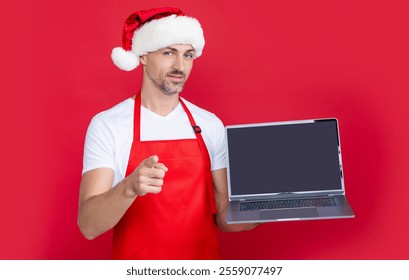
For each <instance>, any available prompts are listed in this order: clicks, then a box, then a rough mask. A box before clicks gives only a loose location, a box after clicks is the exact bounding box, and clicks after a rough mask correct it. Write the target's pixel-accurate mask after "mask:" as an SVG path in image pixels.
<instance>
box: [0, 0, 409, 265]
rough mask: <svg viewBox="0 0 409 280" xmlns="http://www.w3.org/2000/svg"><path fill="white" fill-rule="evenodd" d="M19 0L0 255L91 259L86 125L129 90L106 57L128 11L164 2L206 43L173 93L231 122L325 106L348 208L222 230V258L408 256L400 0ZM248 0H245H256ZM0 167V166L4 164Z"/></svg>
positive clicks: (7, 45) (318, 111) (5, 129)
mask: <svg viewBox="0 0 409 280" xmlns="http://www.w3.org/2000/svg"><path fill="white" fill-rule="evenodd" d="M145 2H146V1H130V0H128V1H125V0H122V1H117V0H116V1H113V0H105V1H96V0H89V1H78V0H75V1H51V0H43V1H27V0H23V1H15V2H13V3H14V4H13V5H15V6H16V7H10V8H11V9H12V11H6V14H8V17H5V16H4V17H2V19H1V21H2V22H1V26H2V29H5V30H4V32H2V33H3V40H2V42H3V44H2V47H1V48H2V56H3V58H2V60H3V61H2V69H3V75H2V79H3V81H2V96H3V102H2V110H1V112H0V114H1V115H0V117H1V120H2V121H1V122H2V145H1V146H2V148H1V150H2V158H1V159H2V162H3V164H2V177H3V186H2V188H1V195H0V202H1V203H0V215H1V221H0V223H1V231H0V258H1V259H103V258H107V257H108V256H109V247H110V242H109V237H110V235H109V234H107V235H105V236H103V237H99V238H97V239H96V240H94V241H87V240H85V239H84V238H83V237H82V236H81V234H80V232H79V230H78V228H77V226H76V215H77V201H78V191H79V190H78V189H79V182H80V176H81V168H82V149H83V142H84V136H85V132H86V128H87V126H88V124H89V121H90V120H91V118H92V116H93V115H95V114H96V113H98V112H100V111H102V110H104V109H107V108H109V107H111V106H113V105H114V104H116V103H118V102H120V101H122V100H123V99H125V98H127V97H129V96H131V95H133V94H134V93H135V92H136V91H137V90H138V89H139V86H140V77H141V76H140V74H141V73H140V69H139V71H134V72H131V73H126V72H123V71H120V70H118V69H117V68H116V67H115V66H114V65H113V64H112V63H111V60H110V52H111V49H112V48H113V47H115V46H118V45H119V44H120V40H121V28H122V24H123V21H124V20H125V18H126V17H127V16H128V14H130V13H131V12H133V11H134V10H137V9H142V8H149V7H153V6H162V5H172V6H177V7H180V8H181V9H182V10H184V11H185V12H186V13H187V14H190V15H193V16H195V17H197V18H198V19H199V20H200V21H201V23H202V25H203V28H204V30H205V36H206V47H205V49H204V54H203V56H202V57H201V58H199V59H198V60H196V61H195V66H194V69H193V72H192V75H191V78H190V80H189V82H188V85H187V86H186V89H185V92H184V95H183V96H184V97H185V98H187V99H188V100H190V101H192V102H194V103H197V104H198V105H201V106H202V107H204V108H206V109H208V110H210V111H213V112H215V113H216V114H217V115H218V116H219V117H220V118H221V119H222V120H223V121H224V123H225V124H226V125H227V124H236V123H249V122H263V121H279V120H293V119H303V118H320V117H336V118H338V119H339V121H340V133H341V141H342V149H343V153H344V158H343V160H344V171H345V183H346V189H347V195H348V197H349V200H350V203H351V204H352V206H353V209H354V211H355V213H356V218H354V219H344V220H331V221H305V222H283V223H269V224H265V225H262V226H260V227H258V228H257V229H255V230H253V231H250V232H245V233H221V234H220V241H221V246H222V253H223V256H224V258H227V259H407V258H408V257H409V241H408V238H407V236H409V227H408V218H407V217H408V213H409V203H407V198H408V195H409V180H408V176H407V175H408V171H407V170H406V169H407V167H408V156H409V153H408V144H407V143H408V138H409V137H408V132H407V127H408V125H407V121H408V117H409V114H408V113H407V107H408V105H409V102H408V101H407V95H408V94H409V83H408V77H409V76H408V74H409V70H408V67H409V66H408V65H409V59H408V49H409V42H408V26H409V20H408V16H407V14H408V10H409V7H408V4H406V3H407V1H386V0H383V1H356V0H354V1H352V0H344V1H324V0H321V1H302V0H291V1H271V0H260V1H256V2H254V1H253V2H251V1H233V0H225V1H216V0H211V1H149V4H147V3H145ZM251 3H256V4H257V6H255V5H252V4H251ZM3 172H4V173H3Z"/></svg>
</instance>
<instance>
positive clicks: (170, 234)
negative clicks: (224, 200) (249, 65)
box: [112, 94, 220, 260]
mask: <svg viewBox="0 0 409 280" xmlns="http://www.w3.org/2000/svg"><path fill="white" fill-rule="evenodd" d="M179 101H180V102H181V104H182V106H183V108H184V110H185V112H186V114H187V115H188V117H189V121H190V123H191V125H192V128H193V129H194V131H195V133H196V139H181V140H163V141H140V109H141V96H140V94H138V95H137V96H136V97H135V111H134V139H133V143H132V147H131V153H130V157H129V161H128V166H127V171H126V176H128V175H129V174H130V173H132V172H133V171H134V169H135V168H136V167H138V165H139V164H140V163H141V161H142V160H144V159H146V158H148V157H150V156H152V155H158V157H159V161H160V162H162V163H164V164H165V165H166V167H168V172H166V175H165V178H164V184H163V186H162V191H161V192H160V193H159V194H147V195H145V196H141V197H137V198H136V199H135V201H134V202H133V204H132V205H131V206H130V207H129V209H128V210H127V211H126V213H125V214H124V216H123V217H122V218H121V220H120V221H119V222H118V224H117V225H116V226H115V227H114V238H113V251H112V258H113V259H166V260H169V259H220V254H219V246H218V241H217V235H216V226H215V222H214V217H213V214H214V213H215V212H216V207H215V200H214V192H213V184H212V179H211V171H210V158H209V154H208V151H207V149H206V146H205V143H204V141H203V138H202V136H201V134H200V132H201V131H200V128H199V127H198V126H196V124H195V122H194V119H193V117H192V115H191V113H190V111H189V110H188V108H187V107H186V105H185V104H184V103H183V101H182V99H179Z"/></svg>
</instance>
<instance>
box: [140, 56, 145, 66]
mask: <svg viewBox="0 0 409 280" xmlns="http://www.w3.org/2000/svg"><path fill="white" fill-rule="evenodd" d="M139 62H140V63H141V64H142V65H146V55H141V56H139Z"/></svg>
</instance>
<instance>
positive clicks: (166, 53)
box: [163, 52, 173, 55]
mask: <svg viewBox="0 0 409 280" xmlns="http://www.w3.org/2000/svg"><path fill="white" fill-rule="evenodd" d="M163 54H164V55H173V53H172V52H164V53H163Z"/></svg>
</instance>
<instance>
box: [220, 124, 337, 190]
mask: <svg viewBox="0 0 409 280" xmlns="http://www.w3.org/2000/svg"><path fill="white" fill-rule="evenodd" d="M227 141H228V155H229V180H230V182H229V183H230V192H231V195H234V196H235V195H263V194H271V193H286V192H309V191H326V190H342V189H343V186H342V179H341V178H342V174H341V172H342V171H341V168H340V166H341V163H340V156H339V139H338V128H337V121H336V120H335V119H326V120H318V121H311V122H307V123H305V122H304V123H296V122H295V123H289V122H286V123H281V124H280V123H278V124H271V123H270V124H258V125H247V126H230V127H227Z"/></svg>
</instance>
